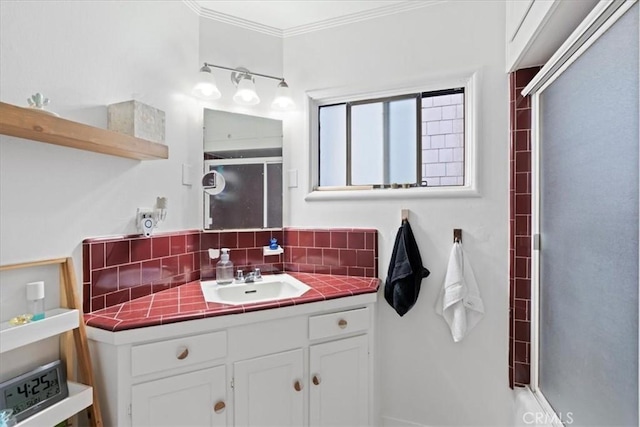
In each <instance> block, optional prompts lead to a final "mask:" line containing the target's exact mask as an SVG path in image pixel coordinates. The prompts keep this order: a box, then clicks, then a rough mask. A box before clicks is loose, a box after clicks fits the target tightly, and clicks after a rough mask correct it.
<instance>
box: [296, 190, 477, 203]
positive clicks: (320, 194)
mask: <svg viewBox="0 0 640 427" xmlns="http://www.w3.org/2000/svg"><path fill="white" fill-rule="evenodd" d="M467 197H469V198H471V197H480V192H479V191H478V190H477V189H475V188H471V187H464V186H459V187H431V188H385V189H373V190H326V191H318V190H316V191H312V192H310V193H309V194H307V195H306V196H305V198H304V200H305V201H307V202H313V201H328V200H389V199H391V200H400V199H453V198H467Z"/></svg>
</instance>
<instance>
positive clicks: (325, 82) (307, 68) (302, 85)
mask: <svg viewBox="0 0 640 427" xmlns="http://www.w3.org/2000/svg"><path fill="white" fill-rule="evenodd" d="M504 9H505V6H504V3H503V2H477V1H453V2H446V3H441V4H436V5H432V6H429V7H425V8H422V9H417V10H413V11H411V12H408V13H401V14H395V15H390V16H386V17H382V18H377V19H374V20H369V21H363V22H359V23H354V24H351V25H347V26H342V27H335V28H332V29H329V30H323V31H319V32H314V33H309V34H303V35H299V36H294V37H290V38H286V39H285V41H284V70H285V73H286V75H287V81H288V82H289V85H290V87H291V88H292V89H293V90H294V91H295V94H296V102H297V103H298V105H299V106H301V105H304V93H303V92H304V91H313V90H320V89H327V88H336V87H354V86H369V87H374V88H376V89H378V90H384V89H385V88H386V87H387V86H397V85H399V84H403V82H411V83H415V82H416V81H418V82H421V81H422V82H424V83H425V84H428V83H429V82H430V80H431V79H432V78H435V77H436V76H437V77H442V76H445V77H446V76H447V75H448V74H460V73H461V72H463V73H464V72H467V71H469V72H472V71H478V72H479V76H480V80H479V101H480V108H479V112H478V114H479V115H478V119H479V126H480V127H479V140H478V155H479V162H478V163H479V167H480V171H479V188H480V192H481V197H477V198H472V197H470V198H429V197H425V198H420V199H407V200H398V199H394V200H348V201H317V200H314V201H305V200H304V197H305V195H306V194H307V193H308V188H309V185H308V184H309V182H308V180H309V174H310V173H309V162H308V160H307V159H309V141H308V136H307V135H308V133H307V132H308V130H307V129H306V127H305V118H304V116H303V113H302V112H300V111H299V112H298V113H296V114H295V115H292V116H291V117H290V118H289V119H288V120H285V123H284V126H285V146H284V150H285V152H284V158H285V162H286V164H285V170H286V169H294V168H295V169H298V170H299V180H300V186H299V187H298V188H295V189H291V190H290V191H289V201H290V202H289V204H288V205H287V207H288V209H289V212H288V213H289V215H290V220H289V221H288V222H287V224H289V225H294V226H325V227H328V226H335V227H373V228H376V229H378V230H379V232H380V234H379V250H380V252H379V256H380V264H379V270H380V276H381V277H382V278H383V279H384V277H385V276H386V271H387V266H388V262H389V258H390V255H391V250H392V247H393V241H394V237H395V233H396V231H397V228H398V226H399V225H400V210H401V209H402V208H408V209H410V210H411V217H410V221H411V224H412V227H413V230H414V233H415V236H416V240H417V241H418V244H419V247H420V251H421V253H422V258H423V261H424V262H425V264H426V266H427V267H428V268H429V269H430V270H431V275H430V276H429V277H428V278H427V279H425V280H424V281H423V283H422V291H421V294H420V298H419V300H418V302H417V304H416V306H415V307H414V308H413V309H412V310H411V311H410V312H409V313H408V314H406V315H405V316H404V317H402V318H400V317H399V316H398V315H397V314H396V313H395V312H394V311H393V310H392V309H391V308H390V307H389V306H388V305H387V304H386V302H384V299H383V296H382V290H381V291H380V300H381V303H380V304H379V305H380V310H379V319H378V320H379V323H378V325H377V327H378V333H379V334H378V347H379V348H378V353H377V355H378V362H379V381H378V386H379V392H380V397H381V399H380V402H379V404H378V406H377V408H378V411H379V412H380V413H381V415H382V416H383V417H384V419H383V422H385V423H387V424H388V425H406V424H401V423H399V422H398V421H393V420H394V419H395V420H406V421H410V422H413V423H417V424H421V425H507V424H510V423H511V415H510V413H511V412H512V395H511V392H510V390H509V388H508V377H507V368H508V361H507V357H508V319H509V315H508V263H507V261H508V237H507V236H508V185H509V182H508V167H509V158H508V154H509V141H508V82H507V75H506V74H505V73H504V68H505V59H504V32H505V10H504ZM385 191H392V190H385ZM453 228H462V229H463V241H464V247H465V249H466V251H467V253H468V256H469V257H470V260H471V264H472V265H473V267H474V271H475V272H476V276H477V279H478V281H479V286H480V288H481V292H482V296H483V299H484V302H485V307H486V312H487V314H486V316H485V318H484V319H483V320H482V322H481V323H480V324H479V325H478V326H477V327H476V329H475V330H473V331H472V333H471V334H470V335H469V336H468V337H467V338H465V340H464V341H463V342H461V343H458V344H454V343H453V341H452V339H451V336H450V334H449V332H448V329H447V327H446V324H445V322H444V320H443V319H442V318H440V317H438V316H437V315H436V314H435V313H434V308H433V307H434V302H435V299H436V296H437V292H438V290H439V288H440V286H441V284H442V281H443V279H444V274H445V268H446V264H447V258H448V254H449V250H450V248H451V242H452V229H453Z"/></svg>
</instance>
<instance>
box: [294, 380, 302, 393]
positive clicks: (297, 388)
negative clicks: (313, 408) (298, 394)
mask: <svg viewBox="0 0 640 427" xmlns="http://www.w3.org/2000/svg"><path fill="white" fill-rule="evenodd" d="M293 388H294V389H295V390H296V391H300V390H302V383H301V382H300V381H298V380H296V382H295V383H293Z"/></svg>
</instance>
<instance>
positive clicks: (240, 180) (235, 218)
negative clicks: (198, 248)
mask: <svg viewBox="0 0 640 427" xmlns="http://www.w3.org/2000/svg"><path fill="white" fill-rule="evenodd" d="M203 151H204V176H203V178H202V188H203V194H204V222H203V228H204V230H228V229H246V228H279V227H282V121H280V120H274V119H267V118H264V117H256V116H248V115H245V114H237V113H229V112H226V111H216V110H208V109H205V110H204V150H203Z"/></svg>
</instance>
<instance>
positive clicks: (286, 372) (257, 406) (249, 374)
mask: <svg viewBox="0 0 640 427" xmlns="http://www.w3.org/2000/svg"><path fill="white" fill-rule="evenodd" d="M303 362H304V360H303V350H302V349H296V350H291V351H286V352H282V353H277V354H272V355H269V356H263V357H257V358H255V359H249V360H242V361H239V362H235V363H234V364H233V373H234V384H233V387H234V414H235V417H234V425H236V426H247V427H249V426H251V427H253V426H279V427H298V426H302V425H304V424H305V423H304V379H303V375H304V363H303Z"/></svg>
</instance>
